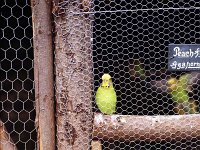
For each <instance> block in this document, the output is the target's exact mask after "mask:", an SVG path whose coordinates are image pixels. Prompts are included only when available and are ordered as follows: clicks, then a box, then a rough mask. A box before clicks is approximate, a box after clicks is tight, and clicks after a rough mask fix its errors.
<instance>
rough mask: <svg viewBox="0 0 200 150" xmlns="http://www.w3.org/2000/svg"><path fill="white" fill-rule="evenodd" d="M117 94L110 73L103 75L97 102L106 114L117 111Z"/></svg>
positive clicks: (97, 93)
mask: <svg viewBox="0 0 200 150" xmlns="http://www.w3.org/2000/svg"><path fill="white" fill-rule="evenodd" d="M116 103H117V95H116V92H115V89H114V87H113V83H112V79H111V76H110V75H109V74H104V75H103V76H102V83H101V85H100V86H99V88H98V90H97V92H96V104H97V106H98V108H99V110H100V111H101V112H102V113H104V114H108V115H109V114H113V113H115V111H116Z"/></svg>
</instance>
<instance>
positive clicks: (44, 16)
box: [31, 0, 55, 150]
mask: <svg viewBox="0 0 200 150" xmlns="http://www.w3.org/2000/svg"><path fill="white" fill-rule="evenodd" d="M51 5H52V4H51V1H45V0H37V1H35V0H31V6H32V13H33V14H32V22H33V48H34V81H35V97H36V100H35V101H36V119H35V124H36V128H37V134H38V148H37V149H39V150H43V149H48V150H54V149H55V119H54V117H55V113H54V87H53V82H54V81H53V48H52V45H53V44H52V26H51V24H52V20H51V15H52V13H51Z"/></svg>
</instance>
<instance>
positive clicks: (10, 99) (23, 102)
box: [0, 0, 37, 150]
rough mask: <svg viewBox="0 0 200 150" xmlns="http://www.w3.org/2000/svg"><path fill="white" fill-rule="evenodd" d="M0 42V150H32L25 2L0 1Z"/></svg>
mask: <svg viewBox="0 0 200 150" xmlns="http://www.w3.org/2000/svg"><path fill="white" fill-rule="evenodd" d="M0 4H1V40H0V47H1V49H0V85H1V86H0V124H1V130H0V134H1V135H0V137H1V138H0V149H8V150H10V149H21V150H23V149H27V150H31V149H35V148H36V142H37V138H36V136H37V135H36V129H35V125H34V124H35V123H34V122H35V107H34V103H35V95H34V84H33V82H34V75H33V46H32V37H33V35H32V14H31V6H30V2H29V1H26V0H25V1H9V0H5V1H4V0H3V1H1V2H0Z"/></svg>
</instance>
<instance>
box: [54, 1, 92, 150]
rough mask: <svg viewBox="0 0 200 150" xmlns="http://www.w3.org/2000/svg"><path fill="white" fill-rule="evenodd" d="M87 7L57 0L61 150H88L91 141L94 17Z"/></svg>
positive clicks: (56, 56)
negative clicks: (92, 25)
mask: <svg viewBox="0 0 200 150" xmlns="http://www.w3.org/2000/svg"><path fill="white" fill-rule="evenodd" d="M84 4H85V5H86V4H87V3H84ZM85 5H84V7H86V6H85ZM87 8H89V6H87ZM84 10H85V11H87V9H83V6H81V3H80V1H78V0H73V1H67V0H64V1H59V0H55V1H54V6H53V15H54V21H55V22H54V25H55V41H54V42H55V75H56V76H55V77H56V116H57V117H56V119H57V148H58V149H59V150H66V149H72V150H80V149H84V150H86V149H89V147H90V142H91V134H92V120H93V119H92V87H93V86H92V85H93V83H92V79H93V78H92V50H91V40H90V39H91V18H90V15H88V14H84V13H82V12H83V11H84Z"/></svg>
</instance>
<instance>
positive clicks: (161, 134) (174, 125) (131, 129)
mask: <svg viewBox="0 0 200 150" xmlns="http://www.w3.org/2000/svg"><path fill="white" fill-rule="evenodd" d="M194 137H195V138H200V114H193V115H168V116H130V115H127V116H125V115H102V114H95V118H94V127H93V138H94V139H96V138H97V139H104V140H126V141H127V140H130V141H133V140H146V141H151V140H154V141H160V140H167V141H170V140H180V139H191V138H194Z"/></svg>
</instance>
